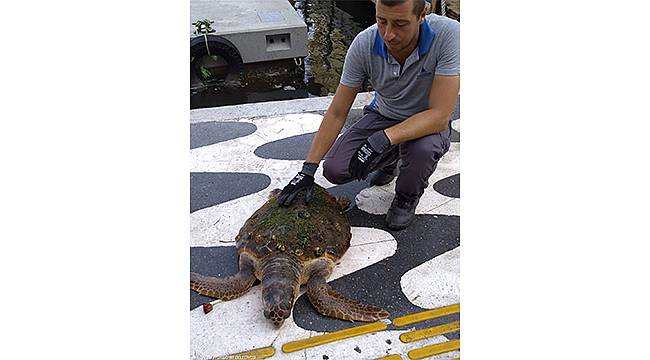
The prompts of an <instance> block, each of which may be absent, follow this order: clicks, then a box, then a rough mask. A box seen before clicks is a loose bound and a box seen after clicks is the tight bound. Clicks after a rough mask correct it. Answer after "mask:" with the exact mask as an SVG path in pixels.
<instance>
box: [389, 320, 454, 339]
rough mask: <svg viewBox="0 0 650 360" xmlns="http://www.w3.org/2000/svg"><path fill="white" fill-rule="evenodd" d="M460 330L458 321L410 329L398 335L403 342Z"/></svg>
mask: <svg viewBox="0 0 650 360" xmlns="http://www.w3.org/2000/svg"><path fill="white" fill-rule="evenodd" d="M456 330H460V321H456V322H453V323H449V324H442V325H438V326H434V327H430V328H426V329H422V330H417V331H410V332H407V333H404V334H402V335H400V336H399V339H400V340H402V342H403V343H410V342H413V341H416V340H422V339H426V338H430V337H432V336H436V335H442V334H446V333H450V332H452V331H456Z"/></svg>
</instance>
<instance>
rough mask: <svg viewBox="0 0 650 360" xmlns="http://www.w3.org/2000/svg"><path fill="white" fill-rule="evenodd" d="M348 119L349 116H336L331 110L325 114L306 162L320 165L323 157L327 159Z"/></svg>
mask: <svg viewBox="0 0 650 360" xmlns="http://www.w3.org/2000/svg"><path fill="white" fill-rule="evenodd" d="M346 117H347V114H345V115H343V116H341V115H336V114H334V113H332V112H331V111H329V110H328V111H327V112H326V113H325V116H324V117H323V121H322V122H321V124H320V127H319V128H318V132H317V133H316V136H315V137H314V140H313V141H312V143H311V148H310V149H309V153H308V154H307V160H306V162H308V163H314V164H318V163H320V161H321V160H322V159H323V157H325V154H326V153H327V152H328V151H329V149H330V148H331V147H332V145H333V144H334V141H336V138H337V136H338V135H339V132H341V129H342V128H343V124H345V118H346Z"/></svg>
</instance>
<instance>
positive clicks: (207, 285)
mask: <svg viewBox="0 0 650 360" xmlns="http://www.w3.org/2000/svg"><path fill="white" fill-rule="evenodd" d="M255 280H256V277H255V268H254V265H253V262H252V260H250V259H249V258H248V257H247V256H240V258H239V272H238V273H237V274H235V275H233V276H229V277H226V278H216V277H212V276H205V275H201V274H197V273H194V272H193V273H190V289H192V290H194V291H196V292H197V293H199V294H201V295H204V296H209V297H211V298H216V299H221V300H232V299H235V298H238V297H240V296H242V295H244V294H245V293H246V292H247V291H248V290H249V289H250V288H251V287H252V286H253V284H254V283H255Z"/></svg>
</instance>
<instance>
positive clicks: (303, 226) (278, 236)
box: [236, 184, 352, 261]
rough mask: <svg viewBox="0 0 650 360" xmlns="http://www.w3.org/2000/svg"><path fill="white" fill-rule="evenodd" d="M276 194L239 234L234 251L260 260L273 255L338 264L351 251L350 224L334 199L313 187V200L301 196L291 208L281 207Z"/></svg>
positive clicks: (276, 193) (320, 189)
mask: <svg viewBox="0 0 650 360" xmlns="http://www.w3.org/2000/svg"><path fill="white" fill-rule="evenodd" d="M278 194H279V190H277V189H276V190H274V191H273V192H271V197H270V199H269V200H268V201H267V202H266V203H265V204H264V205H262V207H260V208H259V209H258V210H257V211H256V212H255V213H254V214H253V215H252V216H251V217H250V218H249V219H248V220H246V223H245V224H244V226H243V227H242V228H241V230H240V231H239V235H237V237H236V245H237V249H238V250H239V251H240V252H241V251H246V252H247V253H249V254H251V255H253V256H257V257H258V258H259V259H262V258H264V257H267V256H272V255H273V254H279V253H285V254H293V255H294V256H295V257H297V258H298V259H300V261H309V260H312V259H315V258H318V257H321V256H328V257H329V258H331V259H333V260H335V261H336V260H338V259H339V258H340V257H341V256H343V254H344V253H345V252H346V251H347V249H348V248H349V247H350V238H351V237H352V234H351V233H350V222H349V221H348V218H347V216H346V215H345V214H344V213H343V209H342V208H341V206H340V205H339V202H337V199H336V198H334V197H333V196H332V195H330V194H329V193H328V192H327V191H326V190H325V189H324V188H322V187H321V186H319V185H316V184H315V185H314V191H313V198H312V200H311V202H310V203H309V204H305V202H304V192H302V193H300V194H299V195H298V196H297V197H296V198H295V199H294V201H293V202H292V204H291V206H289V207H288V208H287V207H281V206H279V205H278V202H277V197H278Z"/></svg>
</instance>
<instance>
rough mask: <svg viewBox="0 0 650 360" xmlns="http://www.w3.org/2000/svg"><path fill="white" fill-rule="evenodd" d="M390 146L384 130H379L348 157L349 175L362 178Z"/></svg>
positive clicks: (358, 178)
mask: <svg viewBox="0 0 650 360" xmlns="http://www.w3.org/2000/svg"><path fill="white" fill-rule="evenodd" d="M392 146H394V145H391V144H390V140H389V139H388V136H386V133H385V132H384V130H379V131H377V132H375V133H374V134H372V135H370V137H369V138H368V139H367V140H366V141H365V142H364V143H363V144H361V146H360V147H359V149H357V152H356V153H355V154H354V155H352V159H350V166H349V168H348V169H349V170H350V175H352V177H354V178H356V179H357V180H364V179H365V178H367V177H368V174H369V173H370V171H372V169H373V168H374V167H375V166H376V165H377V163H378V162H379V161H380V160H381V155H383V154H384V153H386V152H387V151H388V150H389V149H390V148H391V147H392Z"/></svg>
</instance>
